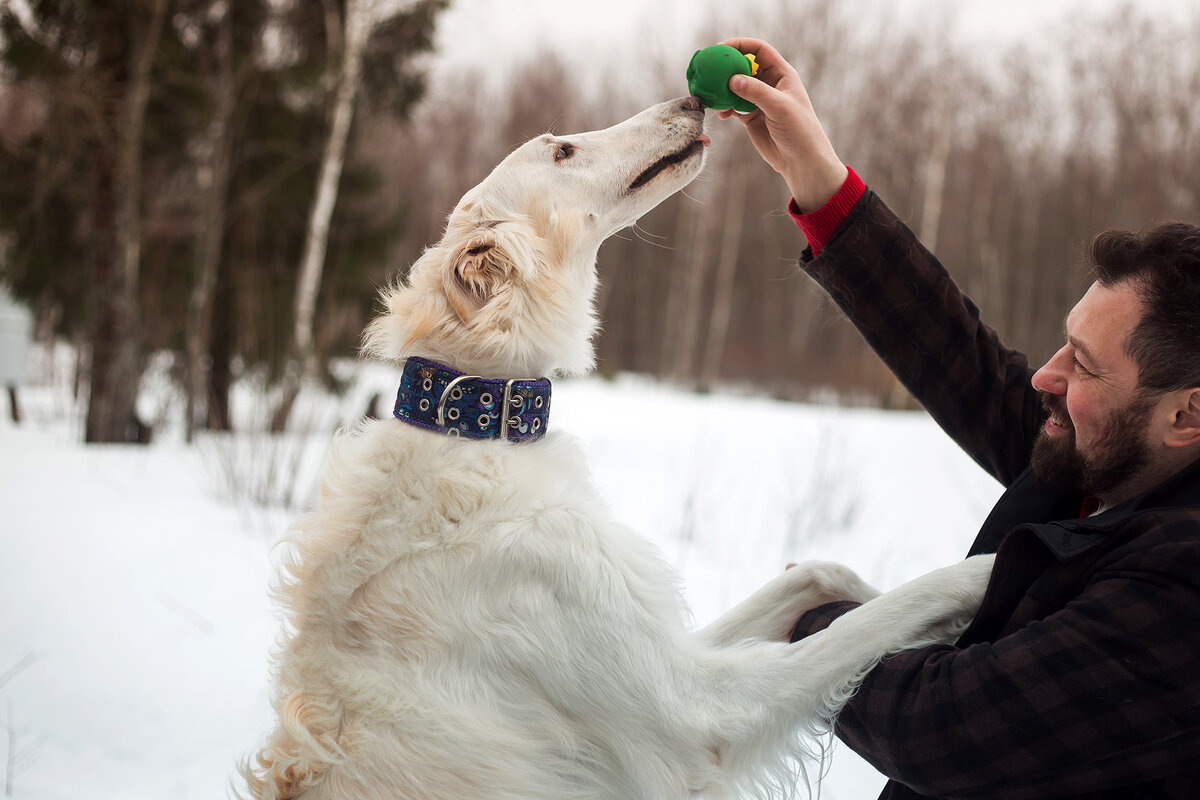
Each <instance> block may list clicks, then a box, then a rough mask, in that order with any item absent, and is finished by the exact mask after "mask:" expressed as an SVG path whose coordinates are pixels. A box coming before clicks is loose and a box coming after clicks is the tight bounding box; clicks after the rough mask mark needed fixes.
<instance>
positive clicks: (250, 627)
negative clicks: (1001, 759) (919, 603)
mask: <svg viewBox="0 0 1200 800" xmlns="http://www.w3.org/2000/svg"><path fill="white" fill-rule="evenodd" d="M60 356H61V354H60ZM66 372H67V367H66V366H64V362H63V361H62V360H61V358H60V360H59V361H55V362H50V361H48V360H43V362H42V363H41V367H40V368H39V369H36V370H35V374H34V380H35V381H39V382H40V384H39V385H33V386H26V387H23V388H22V390H21V400H22V404H23V406H24V408H23V409H22V410H23V411H24V412H25V417H26V418H25V420H24V421H23V423H22V424H21V425H19V426H17V425H14V424H13V423H12V422H11V421H10V420H9V415H8V408H7V398H6V397H0V609H2V611H0V714H3V718H2V721H3V727H2V728H0V738H2V739H3V740H4V741H3V742H0V754H5V753H7V754H8V758H6V759H5V760H4V761H3V762H0V771H4V772H5V773H6V777H7V774H8V772H9V767H10V766H11V765H12V763H15V765H16V768H15V769H14V770H12V775H11V777H12V797H14V798H19V799H20V800H57V799H58V798H63V799H64V800H65V799H66V798H70V799H71V800H75V799H76V798H79V797H87V798H91V800H125V799H126V798H136V799H139V800H140V799H141V798H147V799H149V798H162V797H172V798H176V800H189V799H190V798H205V799H206V800H207V799H209V798H214V797H223V796H226V794H227V787H228V785H229V782H230V780H231V775H232V768H233V765H234V763H235V761H236V760H237V759H238V758H240V757H242V756H244V755H246V754H247V753H248V752H250V751H251V750H252V749H253V747H254V746H255V744H256V742H257V741H258V739H259V737H260V736H261V735H262V734H263V733H264V732H265V731H266V729H267V728H268V726H269V725H270V720H271V717H270V709H269V707H268V702H267V692H268V685H267V681H268V661H267V659H268V653H269V651H270V649H271V647H272V644H273V642H274V639H275V636H276V633H277V627H278V620H277V618H276V616H275V614H274V611H273V608H272V606H271V604H270V601H269V599H268V595H267V591H268V588H269V585H270V583H271V580H272V575H273V569H274V566H273V565H274V560H273V559H274V552H273V549H272V545H273V543H274V542H275V541H276V539H277V537H278V536H279V535H280V534H281V533H282V532H283V531H284V529H285V528H286V526H287V524H288V522H289V520H291V519H293V518H294V517H295V516H296V515H297V514H298V513H299V512H297V511H295V510H292V511H287V510H282V509H279V508H275V509H264V508H262V507H260V506H256V505H254V504H252V503H251V502H249V501H248V500H247V499H246V498H247V497H248V496H249V495H250V494H251V493H252V492H251V490H252V489H253V487H252V486H250V485H248V484H253V483H256V482H260V483H261V482H263V481H266V480H269V478H263V477H262V476H263V475H269V474H270V473H272V472H274V473H283V477H285V478H287V477H289V476H290V475H291V474H292V471H293V470H291V468H290V467H289V466H288V465H289V464H291V462H292V459H293V457H295V458H297V459H298V462H297V463H298V464H299V465H300V466H298V467H297V468H296V469H295V472H298V473H299V474H298V476H297V478H296V479H295V480H296V482H297V483H298V485H300V486H302V487H305V488H304V492H302V494H305V495H306V494H307V492H308V491H309V487H311V486H312V485H313V480H314V478H313V474H312V473H313V472H314V471H315V469H316V467H315V466H313V465H315V463H316V462H317V461H318V460H319V458H320V456H321V454H322V453H323V452H324V450H325V447H326V445H327V442H328V439H329V436H330V433H329V431H331V430H332V428H333V421H336V420H342V421H344V420H347V419H350V418H352V416H353V413H357V412H358V411H359V410H361V409H362V408H363V407H364V406H365V397H366V396H368V395H367V392H369V391H370V390H371V387H375V388H379V389H380V390H382V391H384V392H385V396H386V394H390V392H391V387H392V381H393V380H395V379H396V375H397V373H396V372H395V371H394V370H391V369H388V368H379V367H375V368H371V369H367V370H363V377H362V378H361V379H360V380H359V382H358V384H356V387H355V389H354V391H352V392H351V393H350V394H348V395H347V396H346V397H345V398H344V399H343V400H342V402H341V406H340V407H339V408H332V409H331V408H330V407H326V408H325V411H324V412H322V411H320V409H321V406H320V404H319V403H315V404H312V405H311V406H310V407H311V408H312V409H316V410H312V411H310V413H309V417H308V418H309V420H310V421H315V420H319V422H314V427H316V428H318V429H319V430H318V431H317V432H315V433H313V434H312V435H311V436H310V437H308V438H307V439H296V440H293V441H292V443H291V444H290V445H287V444H284V445H275V448H276V449H275V450H273V451H272V450H271V448H270V447H269V446H267V445H266V444H265V443H264V442H263V440H255V442H254V443H253V444H251V445H249V446H247V445H246V444H245V443H244V442H243V443H241V444H240V445H235V444H234V443H230V442H227V441H224V440H221V439H207V440H206V441H204V442H201V443H199V444H198V445H196V446H192V447H188V446H185V445H184V444H183V443H182V442H181V441H180V437H179V436H178V433H177V432H176V431H175V427H172V426H171V425H168V426H167V428H168V430H167V432H166V433H165V434H163V435H161V436H159V437H158V439H159V440H158V441H157V442H156V443H155V444H153V445H151V446H150V447H144V448H138V447H121V446H88V447H85V446H83V445H81V444H79V443H78V442H79V439H80V435H79V431H80V413H81V409H80V408H79V407H78V406H77V405H76V404H74V403H72V402H71V400H70V397H69V394H68V391H67V388H66V387H67V385H69V384H68V383H67V382H66V381H65V380H63V375H64V373H66ZM145 392H146V394H148V395H149V400H148V402H149V404H150V405H149V408H150V410H151V412H153V413H155V414H157V415H159V416H161V417H163V418H164V419H166V420H168V421H171V420H177V419H178V415H177V413H175V411H174V409H175V408H176V407H177V406H178V405H179V403H178V401H177V398H175V397H174V396H173V394H172V393H171V391H170V390H169V388H168V387H167V386H166V384H165V382H164V381H162V380H158V381H155V380H151V381H148V384H147V387H145ZM554 392H555V398H554V416H553V418H552V420H551V426H552V429H557V430H564V431H570V432H572V433H573V434H574V435H577V436H578V437H579V438H580V439H581V441H582V442H583V443H584V445H585V446H586V448H587V450H588V452H589V453H590V454H591V457H592V465H593V468H594V472H595V477H596V480H597V482H598V483H599V484H600V485H601V486H602V487H603V489H604V491H605V492H606V494H607V495H608V497H609V499H610V501H611V503H612V504H613V507H614V508H615V509H616V511H617V514H618V515H619V516H620V517H621V518H622V519H623V520H624V521H626V522H628V523H629V524H631V525H632V526H633V527H635V528H636V529H638V530H640V531H642V532H643V533H644V534H645V535H647V536H648V537H650V538H651V539H653V540H654V541H655V542H656V543H657V544H658V545H659V547H661V548H662V550H663V551H664V553H665V554H666V555H667V557H668V558H669V559H670V560H671V561H672V562H673V563H674V564H675V565H676V566H677V568H678V569H679V571H680V573H681V575H682V576H683V579H684V582H685V585H686V586H687V592H688V597H689V599H690V602H691V605H692V607H693V610H694V615H695V620H696V624H697V625H702V624H704V623H705V622H707V621H708V620H711V619H712V618H714V617H715V616H717V615H718V614H719V613H720V612H721V611H722V610H723V609H726V608H728V607H729V606H731V605H733V604H734V603H735V602H737V601H738V600H739V599H741V598H742V597H744V596H745V595H747V594H748V593H750V592H751V591H752V590H753V589H755V588H756V587H757V586H759V585H760V584H761V583H763V582H764V581H766V580H767V579H768V578H770V577H771V576H772V575H774V574H776V573H777V571H779V570H781V569H783V568H784V565H785V564H786V563H787V562H788V561H798V560H805V559H810V558H822V559H835V560H839V561H843V562H845V563H847V564H850V565H851V566H853V567H854V568H855V569H857V570H858V571H859V572H860V573H861V574H862V575H863V576H864V577H866V578H867V579H868V580H870V581H871V582H873V583H875V584H876V585H877V586H880V587H881V588H890V587H893V586H895V585H897V584H899V583H900V582H902V581H904V580H907V579H909V578H912V577H915V576H916V575H918V574H920V573H922V572H924V571H927V570H929V569H932V568H934V567H936V566H940V565H943V564H946V563H950V562H953V561H955V560H958V559H959V558H961V557H962V555H963V553H964V552H965V551H966V548H967V546H968V544H969V543H970V541H971V539H972V537H973V536H974V533H975V531H976V529H977V528H978V526H979V524H980V522H981V521H982V519H983V517H984V515H985V514H986V512H987V510H988V509H989V508H990V506H991V504H992V502H993V501H994V499H995V498H996V497H997V496H998V494H999V486H998V485H997V484H996V483H995V482H994V481H993V480H992V479H991V478H989V477H988V476H986V475H985V474H984V473H983V472H982V470H980V469H979V468H978V467H976V466H975V465H974V464H973V463H971V462H970V461H969V460H968V459H967V458H966V456H965V455H963V454H962V453H961V452H960V451H959V450H957V448H956V447H955V446H954V445H953V444H952V443H950V442H949V440H948V439H947V438H946V437H945V436H944V435H943V434H942V433H941V432H940V431H939V430H938V429H937V428H936V426H934V425H933V423H932V422H930V421H929V419H928V418H927V417H925V416H924V415H923V414H921V413H906V412H880V411H873V410H864V409H849V408H836V407H820V406H809V405H799V404H791V403H783V402H777V401H771V400H767V399H762V398H756V397H750V396H742V395H738V394H713V395H706V396H697V395H693V394H689V393H685V392H681V391H678V390H675V389H671V388H666V387H663V386H661V385H656V384H654V383H651V382H648V381H646V380H643V379H637V378H632V377H624V378H620V379H618V380H616V381H613V382H604V381H601V380H599V379H587V380H577V381H558V382H556V383H555V387H554ZM256 397H257V398H258V399H257V401H256V400H255V398H256ZM385 402H386V401H385ZM239 404H240V407H241V408H242V409H243V410H242V412H241V416H242V417H247V416H248V415H249V414H250V413H251V410H252V409H253V408H255V407H256V406H257V407H263V405H264V403H263V401H262V400H261V394H259V393H256V392H254V390H253V388H252V384H249V383H247V386H246V387H244V388H243V391H242V392H241V394H240V395H239ZM247 409H250V410H247ZM322 413H324V414H325V416H324V417H322V416H321V414H322ZM397 424H400V423H397ZM289 447H290V448H291V449H290V450H289V449H288V448H289ZM256 464H257V465H256ZM274 477H275V478H276V479H278V478H279V477H280V475H278V474H276V475H275V476H274ZM231 482H232V484H233V485H235V486H236V490H235V489H231ZM9 745H11V748H10V747H9ZM0 757H3V756H2V755H0ZM882 783H883V779H882V778H881V777H880V776H878V775H877V774H876V773H875V772H874V770H872V769H871V768H870V767H869V766H867V765H866V764H865V763H864V762H862V761H861V760H860V759H858V757H857V756H855V755H854V754H853V753H852V752H850V751H849V749H848V748H845V747H837V748H835V749H834V752H833V755H832V759H831V762H830V765H829V775H828V777H827V779H826V780H825V782H824V783H823V786H822V789H821V795H820V796H821V797H822V798H825V800H848V799H850V798H863V797H873V796H874V795H875V794H876V793H877V792H878V790H879V788H880V786H881V785H882Z"/></svg>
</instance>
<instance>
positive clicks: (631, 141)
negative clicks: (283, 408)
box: [242, 100, 991, 800]
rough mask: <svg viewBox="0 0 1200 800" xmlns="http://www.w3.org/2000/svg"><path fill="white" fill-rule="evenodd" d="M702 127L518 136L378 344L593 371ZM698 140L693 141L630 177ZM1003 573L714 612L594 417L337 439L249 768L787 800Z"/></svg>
mask: <svg viewBox="0 0 1200 800" xmlns="http://www.w3.org/2000/svg"><path fill="white" fill-rule="evenodd" d="M702 126H703V111H702V110H701V109H700V108H699V107H698V105H697V104H696V103H695V102H694V101H691V100H685V101H674V102H671V103H664V104H662V105H659V106H655V107H653V108H651V109H648V110H646V111H644V112H642V113H641V114H639V115H637V116H636V117H634V118H632V119H630V120H628V121H626V122H624V123H622V124H620V125H617V126H615V127H613V128H609V129H607V130H604V131H596V132H591V133H587V134H579V135H575V136H569V137H554V136H544V137H540V138H538V139H535V140H533V141H532V142H529V143H528V144H526V145H524V146H523V147H521V148H519V149H518V150H516V151H515V152H514V153H513V154H512V155H510V156H509V157H508V158H507V159H506V160H505V161H504V162H503V163H501V165H500V166H499V167H497V169H496V170H495V171H494V172H493V173H492V174H491V175H490V176H489V177H488V178H487V179H486V180H485V181H483V183H481V184H480V185H479V186H477V187H476V188H475V189H473V190H471V191H470V192H469V193H468V194H467V195H466V196H465V197H464V198H463V200H462V201H461V202H460V203H459V206H458V207H457V208H456V209H455V211H454V212H453V214H452V215H451V217H450V220H449V223H448V226H447V230H446V233H445V236H444V237H443V239H442V241H441V242H440V243H439V244H438V245H436V246H435V247H432V248H430V249H429V250H427V251H426V252H425V254H424V255H423V256H422V257H421V259H420V260H419V261H418V262H417V263H416V264H415V265H414V267H413V268H412V270H411V273H410V275H409V277H408V282H407V283H406V284H403V285H397V286H395V287H393V288H391V289H390V290H389V291H388V292H387V293H386V296H385V298H384V299H385V305H386V310H385V312H384V313H383V314H382V315H381V316H380V318H379V319H377V320H376V321H375V322H374V323H373V324H372V326H371V328H370V329H369V331H368V333H367V338H366V349H367V351H368V352H370V353H372V354H374V355H376V356H380V357H384V358H387V359H394V360H401V359H403V358H404V357H406V356H407V355H422V356H426V357H430V358H433V359H436V360H439V361H442V362H444V363H447V364H449V365H452V366H454V367H457V368H459V369H462V370H464V371H467V372H471V373H474V374H481V375H488V376H494V377H537V376H539V375H543V374H552V373H560V374H561V373H579V372H584V371H586V370H588V369H589V368H590V367H591V364H592V348H591V337H592V335H593V334H594V332H595V328H596V319H595V314H594V311H593V308H592V295H593V293H594V290H595V283H596V277H595V260H596V254H597V250H598V248H599V246H600V244H601V242H603V240H604V239H605V238H606V237H607V236H609V235H611V234H612V233H613V232H615V231H616V230H619V229H621V228H623V227H626V226H628V225H630V224H632V223H633V222H634V221H635V220H636V219H637V218H638V217H639V216H640V215H641V214H643V213H645V212H646V211H647V210H649V209H650V208H652V207H653V206H654V205H656V204H657V203H658V202H660V201H661V200H662V199H663V198H665V197H667V196H668V195H669V194H671V193H672V192H675V191H677V190H678V189H680V188H682V187H683V186H684V185H686V184H687V183H688V182H689V181H690V180H691V179H692V178H693V177H695V175H696V174H697V173H698V172H699V170H700V167H701V162H702V160H703V154H702V152H701V151H702V150H703V145H705V144H707V142H706V140H704V139H703V137H702V130H703V128H702ZM689 148H690V149H689ZM671 154H684V156H685V157H682V156H681V158H680V159H679V160H678V161H675V160H672V161H669V162H664V163H665V164H666V167H665V169H663V171H661V172H660V173H658V174H656V175H655V176H654V177H653V178H652V179H651V180H649V181H647V182H646V183H645V184H644V185H641V186H639V187H637V188H635V189H631V188H630V187H631V185H632V184H633V183H634V181H635V178H636V177H637V176H638V175H639V174H641V173H642V172H643V170H645V169H646V168H647V167H650V166H651V165H653V164H655V163H656V162H658V161H659V159H660V158H662V157H664V156H668V155H671ZM551 426H552V427H553V419H552V420H551ZM990 568H991V560H990V557H979V558H975V559H969V560H967V561H965V562H963V563H961V564H959V565H956V566H953V567H949V568H946V569H944V570H940V571H939V572H936V573H932V574H930V575H928V576H925V577H923V578H920V579H918V580H916V581H914V582H912V583H910V584H907V585H905V586H903V587H901V588H900V589H897V590H895V591H894V592H891V593H888V594H884V595H881V596H876V593H875V592H874V590H872V589H871V588H870V587H868V586H867V585H866V584H864V583H863V582H862V581H861V580H859V579H858V578H857V576H855V575H854V574H853V573H852V572H851V571H849V570H848V569H846V568H844V567H841V566H838V565H835V564H826V563H810V564H805V565H801V566H800V567H797V568H794V569H791V570H788V571H786V572H784V573H783V574H781V575H780V576H779V577H777V578H776V579H774V580H773V581H771V582H770V583H769V584H767V585H766V586H765V587H763V588H762V589H761V590H759V591H758V592H756V593H755V594H754V595H752V596H751V597H750V598H749V599H747V600H746V601H744V602H743V603H742V604H740V605H739V606H737V607H736V608H734V609H733V610H731V611H730V612H729V613H728V614H726V615H725V616H724V617H722V618H721V619H719V620H717V621H716V622H714V623H713V624H712V625H710V626H709V627H707V628H704V629H703V630H700V631H688V630H687V628H686V626H685V622H684V613H683V606H682V603H681V601H680V597H679V593H678V591H677V585H676V581H675V579H674V577H673V575H672V574H671V572H670V570H669V568H668V566H667V565H666V564H665V563H664V562H663V561H662V559H661V557H660V556H659V554H658V553H657V552H655V551H654V549H653V548H652V547H651V546H650V545H649V544H648V543H647V542H646V541H645V540H644V539H642V538H641V537H639V536H638V535H637V534H635V533H633V532H631V531H629V530H627V529H626V528H624V527H622V526H621V525H620V524H618V523H617V522H616V521H615V520H614V519H613V518H612V516H611V515H610V513H609V511H608V510H607V508H606V507H605V505H604V503H603V502H602V501H601V500H600V499H599V496H598V493H597V491H596V490H595V488H594V487H593V485H592V483H591V480H590V477H589V475H588V470H587V466H586V463H585V461H584V458H583V456H582V453H581V452H580V449H579V447H578V446H577V444H576V443H575V442H574V441H573V440H572V439H571V438H570V436H568V435H566V434H564V433H561V432H557V431H554V430H552V431H551V433H550V434H549V435H548V436H547V437H546V438H545V439H543V440H541V441H539V442H535V443H529V444H521V445H515V444H508V443H505V442H497V441H464V440H458V439H449V438H446V437H443V436H441V435H439V434H436V433H431V432H428V431H424V430H421V429H418V428H415V427H412V426H409V425H406V424H404V423H402V422H399V421H397V420H390V419H389V420H381V421H372V422H367V423H365V424H364V425H362V426H361V427H360V428H359V429H358V430H356V431H355V432H354V433H353V434H351V435H349V436H343V437H341V438H340V439H339V440H338V442H337V443H336V446H335V448H334V450H333V453H332V455H331V458H330V462H329V464H328V466H327V469H326V473H325V476H324V481H323V486H322V493H321V499H320V503H319V507H318V508H317V509H316V510H315V511H313V512H312V513H310V514H308V515H307V516H305V517H304V518H303V519H302V520H301V521H300V522H299V523H298V525H297V530H296V535H295V538H294V546H293V549H292V555H291V558H290V561H289V563H288V564H287V569H286V573H287V574H286V577H285V579H284V580H283V582H282V584H281V586H280V588H279V594H280V599H281V601H282V603H283V605H284V607H285V608H286V610H287V613H288V623H287V630H286V637H285V641H284V642H283V644H282V645H281V649H280V652H279V653H278V657H277V663H276V676H275V679H276V690H275V706H276V710H277V711H278V715H279V720H278V724H277V726H276V727H275V729H274V730H273V731H272V732H271V734H270V736H269V738H268V740H267V742H266V744H265V745H264V747H263V748H262V750H261V751H260V752H259V753H258V754H257V756H256V758H255V759H253V761H252V762H250V763H247V764H246V765H244V767H243V770H242V771H243V774H244V776H245V778H246V780H247V782H248V787H249V793H250V796H252V797H255V798H261V799H262V800H282V799H283V798H305V800H376V799H378V800H383V799H384V798H386V799H387V800H399V799H401V798H404V799H408V798H413V799H415V798H422V799H423V800H463V799H464V798H490V799H494V800H517V799H518V798H520V799H521V800H574V799H578V800H585V799H586V800H600V799H602V798H611V799H612V800H617V799H618V798H620V799H621V800H629V799H631V798H683V797H688V796H692V795H694V794H695V793H701V794H702V795H703V796H706V797H734V796H744V794H745V793H749V794H754V795H787V794H789V793H790V792H791V789H792V787H793V785H794V782H795V771H796V765H797V759H798V758H802V757H803V756H804V753H805V749H804V748H805V742H806V741H809V742H811V741H812V739H811V737H812V736H813V735H814V734H815V733H816V732H817V731H819V730H822V729H823V728H824V727H825V726H827V724H828V722H829V720H831V719H832V717H833V716H834V715H835V714H836V713H837V711H838V710H839V708H840V707H841V705H842V704H843V703H844V702H845V700H846V698H847V697H849V696H850V694H851V693H852V691H853V688H854V686H855V685H856V684H857V682H858V681H859V680H861V678H862V676H863V675H864V674H865V673H866V672H867V671H868V670H869V669H870V668H871V667H872V666H873V665H874V664H875V663H877V661H878V660H879V659H880V658H881V657H882V656H884V655H885V654H887V653H889V652H893V651H896V650H899V649H903V648H906V647H911V646H915V645H919V644H923V643H926V642H932V641H947V640H951V639H953V638H954V636H956V635H957V633H959V632H960V631H961V629H962V628H963V626H964V625H965V624H966V622H967V621H968V620H969V619H970V618H971V616H973V614H974V612H975V611H976V610H977V608H978V604H979V602H980V600H981V597H982V594H983V590H984V588H985V586H986V583H987V579H988V575H989V573H990ZM841 598H850V599H855V600H860V601H869V602H866V604H865V605H863V606H862V607H860V608H858V609H856V610H854V611H852V612H851V613H849V614H847V615H845V616H843V617H842V618H840V619H839V620H838V621H837V622H835V623H834V624H833V625H832V626H831V627H830V628H828V629H827V630H825V631H823V632H821V633H819V634H817V635H815V636H813V637H810V638H809V639H807V640H805V641H803V642H801V643H798V644H796V645H788V644H785V643H784V642H786V640H787V637H788V633H789V630H790V627H791V626H792V625H793V624H794V623H795V621H796V619H797V618H798V617H799V615H800V614H801V613H802V612H803V611H804V610H806V609H808V608H810V607H813V606H816V605H818V604H820V603H822V602H825V601H828V600H834V599H841ZM872 598H874V599H872Z"/></svg>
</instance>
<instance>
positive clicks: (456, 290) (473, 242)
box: [443, 229, 508, 322]
mask: <svg viewBox="0 0 1200 800" xmlns="http://www.w3.org/2000/svg"><path fill="white" fill-rule="evenodd" d="M499 247H500V245H499V243H498V242H497V239H496V234H495V231H493V230H491V229H480V230H477V231H476V232H475V233H474V234H472V235H471V236H470V237H468V238H467V239H466V240H465V241H464V242H463V243H462V244H461V245H459V246H458V247H457V248H455V249H454V251H453V252H452V253H451V255H450V259H449V261H448V262H447V264H446V269H445V271H444V273H443V281H444V285H445V289H446V297H447V298H448V299H449V300H450V305H451V306H452V307H453V308H454V313H456V314H458V317H459V319H461V320H462V321H463V322H469V321H470V320H471V317H473V316H474V315H475V313H476V312H477V311H479V309H481V308H483V307H484V306H485V305H487V302H488V301H489V300H491V299H492V297H493V296H494V295H495V294H496V292H497V291H498V290H499V289H500V287H501V286H502V285H503V284H504V282H505V280H507V277H508V276H507V270H506V265H505V262H504V260H503V258H501V257H500V252H499Z"/></svg>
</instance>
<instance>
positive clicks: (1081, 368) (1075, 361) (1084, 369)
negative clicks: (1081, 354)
mask: <svg viewBox="0 0 1200 800" xmlns="http://www.w3.org/2000/svg"><path fill="white" fill-rule="evenodd" d="M1071 363H1072V364H1074V365H1075V369H1077V370H1079V371H1080V372H1084V373H1087V374H1088V375H1091V374H1092V371H1091V370H1090V369H1088V368H1087V367H1085V366H1084V365H1083V364H1081V363H1079V359H1078V358H1076V357H1075V356H1071Z"/></svg>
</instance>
